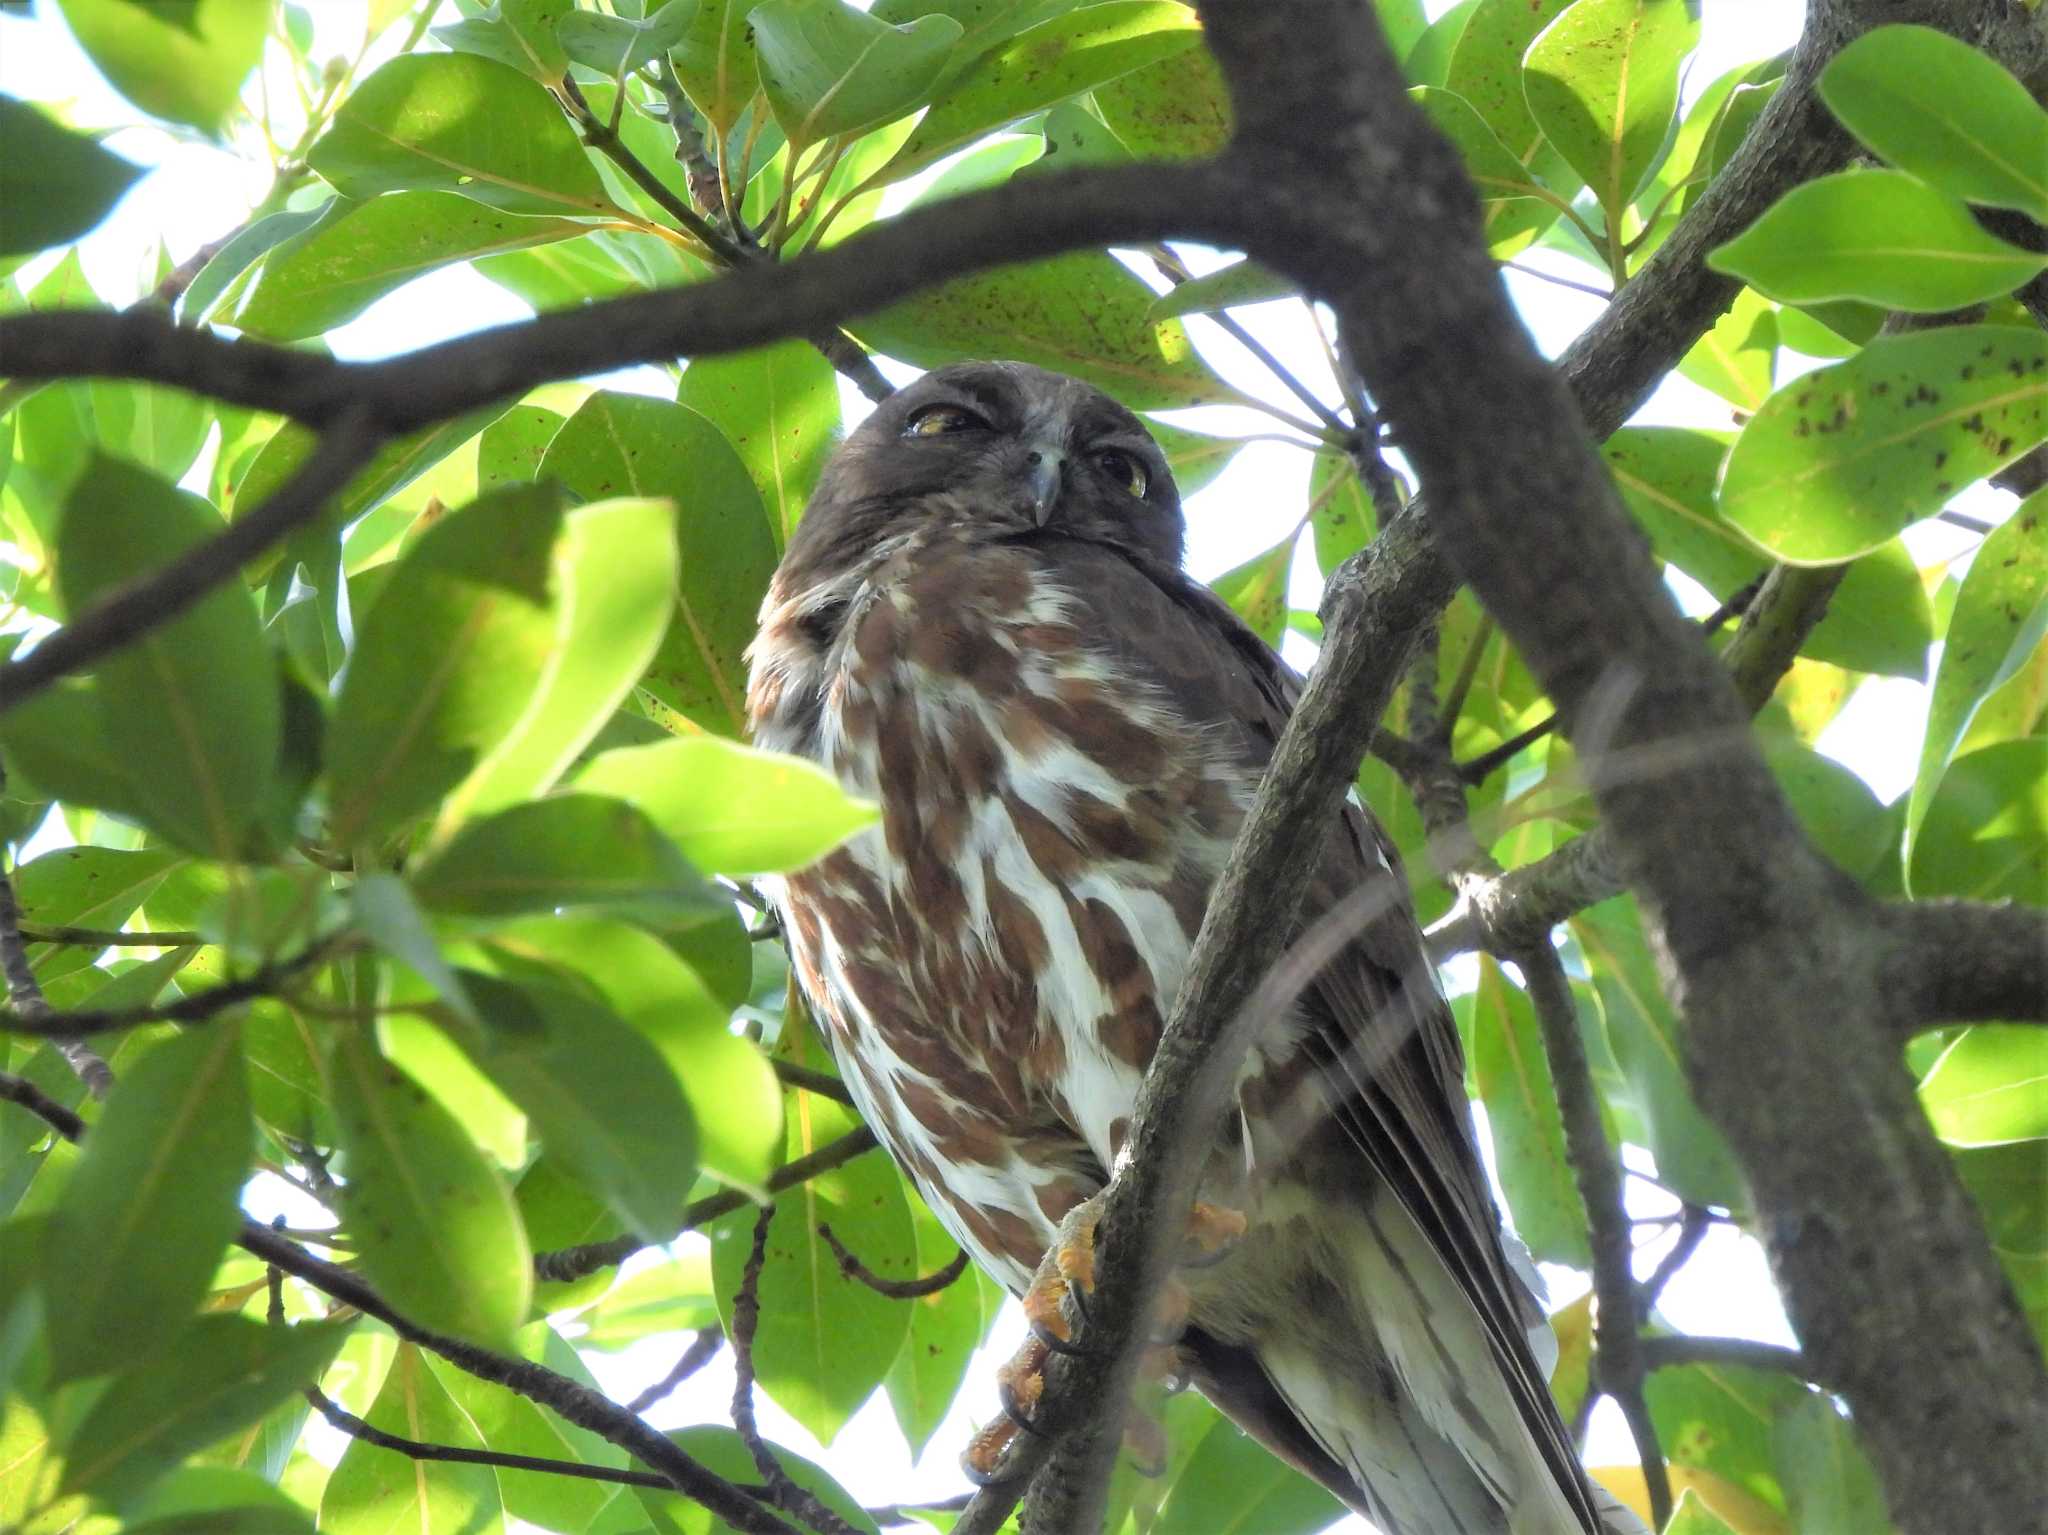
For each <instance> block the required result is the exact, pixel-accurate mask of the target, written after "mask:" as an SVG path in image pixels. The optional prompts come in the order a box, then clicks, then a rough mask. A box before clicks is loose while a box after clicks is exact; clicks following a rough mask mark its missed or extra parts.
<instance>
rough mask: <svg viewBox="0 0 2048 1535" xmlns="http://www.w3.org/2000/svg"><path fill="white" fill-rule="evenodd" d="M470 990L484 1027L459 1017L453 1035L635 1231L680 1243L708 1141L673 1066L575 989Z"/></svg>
mask: <svg viewBox="0 0 2048 1535" xmlns="http://www.w3.org/2000/svg"><path fill="white" fill-rule="evenodd" d="M463 981H464V985H465V987H466V989H467V990H468V992H469V994H470V995H471V996H472V997H473V998H474V999H475V1001H476V1006H477V1012H478V1014H479V1016H480V1017H481V1018H482V1020H483V1021H482V1024H481V1025H480V1026H479V1025H469V1026H461V1024H460V1020H459V1019H458V1020H453V1022H452V1023H451V1025H450V1032H451V1033H453V1034H454V1036H455V1038H456V1040H457V1042H458V1043H459V1044H461V1045H462V1047H463V1049H464V1050H465V1051H467V1052H468V1054H469V1056H470V1058H471V1059H472V1060H474V1061H475V1062H476V1064H477V1065H478V1066H479V1067H480V1068H482V1069H483V1070H484V1071H485V1072H487V1073H488V1074H489V1075H490V1077H491V1079H492V1080H493V1081H494V1082H496V1083H497V1084H498V1085H499V1086H500V1087H501V1088H503V1089H504V1090H505V1094H506V1096H507V1097H509V1098H510V1099H511V1100H512V1101H513V1102H514V1103H516V1104H518V1105H519V1106H520V1107H521V1108H522V1109H524V1110H525V1111H526V1113H527V1116H528V1118H529V1119H531V1120H532V1122H533V1127H534V1128H535V1129H536V1130H537V1131H539V1132H540V1137H541V1143H542V1144H543V1145H544V1146H545V1147H546V1148H547V1150H548V1152H549V1154H550V1155H552V1156H553V1157H554V1158H555V1159H556V1160H557V1161H558V1162H560V1163H561V1164H562V1166H564V1167H566V1168H567V1169H568V1170H569V1171H570V1172H572V1173H574V1174H575V1175H576V1176H577V1178H578V1179H579V1180H580V1181H581V1182H583V1183H584V1184H585V1185H586V1186H587V1187H589V1188H590V1189H591V1190H593V1191H594V1192H595V1193H597V1194H598V1195H599V1196H601V1197H602V1198H603V1199H604V1200H605V1202H606V1203H607V1204H608V1205H609V1206H610V1207H611V1209H612V1212H613V1214H615V1215H616V1216H617V1217H618V1218H619V1219H620V1220H621V1221H622V1222H624V1223H625V1227H626V1229H627V1230H628V1231H632V1232H635V1233H637V1234H639V1235H641V1236H645V1237H648V1238H651V1239H653V1240H656V1241H666V1240H668V1239H669V1238H671V1237H673V1236H674V1235H675V1234H676V1232H677V1231H678V1230H679V1229H680V1228H681V1226H682V1215H683V1208H684V1206H685V1205H686V1204H688V1202H689V1197H690V1186H691V1184H692V1183H693V1182H694V1181H695V1180H696V1176H697V1147H696V1139H697V1137H696V1133H695V1130H694V1128H693V1126H692V1125H691V1122H690V1111H689V1107H688V1105H687V1104H685V1103H684V1101H683V1095H682V1092H681V1091H680V1089H679V1088H678V1087H677V1085H676V1077H675V1074H674V1073H673V1072H672V1071H671V1070H670V1069H669V1065H668V1063H667V1062H666V1061H664V1060H663V1059H662V1057H661V1055H660V1054H659V1053H658V1052H657V1051H656V1050H655V1049H654V1047H653V1046H652V1045H650V1044H649V1043H648V1042H647V1041H646V1040H645V1039H644V1038H643V1037H642V1036H641V1035H640V1034H638V1033H637V1032H635V1031H634V1030H633V1029H630V1028H628V1027H627V1026H626V1025H625V1024H623V1023H621V1022H620V1021H619V1020H618V1019H617V1018H616V1017H614V1016H613V1015H612V1014H611V1012H610V1011H609V1010H607V1009H606V1008H604V1007H602V1006H600V1005H598V1004H596V1003H594V1002H590V1001H587V1000H585V999H584V998H582V997H580V996H578V995H577V994H576V993H574V992H571V991H567V990H563V989H559V988H555V987H546V986H514V985H511V984H508V983H507V982H504V981H500V980H498V979H496V978H495V977H492V976H488V975H482V974H479V973H477V972H475V971H470V972H467V973H466V974H465V975H464V977H463Z"/></svg>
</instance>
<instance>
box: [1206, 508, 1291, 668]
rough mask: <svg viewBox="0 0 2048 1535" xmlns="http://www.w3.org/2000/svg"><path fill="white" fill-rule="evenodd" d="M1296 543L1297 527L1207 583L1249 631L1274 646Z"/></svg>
mask: <svg viewBox="0 0 2048 1535" xmlns="http://www.w3.org/2000/svg"><path fill="white" fill-rule="evenodd" d="M1299 542H1300V533H1299V530H1297V531H1296V532H1295V534H1293V535H1292V536H1290V537H1288V538H1285V539H1283V540H1281V541H1280V542H1279V543H1277V544H1275V545H1274V546H1273V547H1272V548H1270V549H1268V550H1266V551H1265V553H1263V554H1255V555H1253V556H1252V557H1251V558H1250V559H1248V560H1246V561H1245V562H1244V563H1243V564H1241V565H1237V566H1233V567H1232V568H1231V569H1229V570H1226V571H1224V572H1223V574H1222V575H1220V576H1218V577H1216V579H1215V580H1213V581H1211V582H1210V583H1209V587H1210V590H1212V591H1213V592H1215V593H1216V595H1217V596H1219V597H1221V598H1222V599H1223V600H1224V601H1225V602H1227V603H1229V604H1230V606H1231V608H1232V610H1233V611H1234V612H1235V613H1236V614H1237V616H1238V617H1239V618H1241V619H1243V620H1244V621H1245V623H1246V624H1247V625H1248V626H1249V627H1250V628H1251V631H1252V633H1254V634H1256V635H1257V636H1258V637H1259V638H1260V639H1262V640H1264V641H1265V642H1266V643H1267V644H1268V645H1278V644H1279V643H1280V632H1281V631H1282V630H1283V629H1285V628H1286V627H1287V577H1288V573H1289V572H1290V571H1291V570H1292V569H1293V568H1294V550H1295V546H1296V545H1297V544H1298V543H1299Z"/></svg>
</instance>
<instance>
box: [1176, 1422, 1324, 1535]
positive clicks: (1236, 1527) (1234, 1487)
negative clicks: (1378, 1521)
mask: <svg viewBox="0 0 2048 1535" xmlns="http://www.w3.org/2000/svg"><path fill="white" fill-rule="evenodd" d="M1343 1513H1344V1508H1343V1505H1342V1504H1340V1503H1339V1502H1338V1501H1337V1500H1336V1499H1335V1498H1333V1497H1332V1496H1330V1494H1329V1493H1327V1492H1325V1491H1324V1490H1323V1489H1322V1488H1321V1487H1319V1486H1317V1485H1316V1484H1315V1483H1314V1482H1311V1481H1310V1480H1309V1479H1308V1478H1307V1477H1305V1476H1303V1475H1302V1474H1301V1473H1300V1472H1299V1471H1296V1470H1295V1469H1294V1468H1293V1467H1291V1466H1288V1465H1286V1464H1285V1463H1283V1462H1282V1461H1280V1460H1277V1459H1275V1458H1274V1456H1273V1455H1271V1454H1270V1453H1268V1452H1267V1450H1266V1449H1265V1448H1264V1447H1263V1446H1262V1445H1260V1444H1259V1443H1258V1441H1257V1440H1255V1439H1251V1438H1249V1437H1247V1436H1246V1434H1245V1432H1244V1430H1242V1429H1240V1428H1239V1427H1238V1426H1237V1425H1236V1424H1234V1423H1218V1424H1216V1425H1215V1426H1214V1427H1213V1428H1211V1429H1210V1430H1209V1431H1208V1433H1206V1434H1204V1435H1203V1436H1202V1437H1201V1439H1200V1440H1199V1441H1198V1442H1197V1443H1196V1444H1195V1446H1194V1447H1193V1449H1192V1450H1191V1451H1190V1452H1189V1454H1188V1455H1187V1458H1186V1460H1185V1462H1184V1463H1183V1464H1182V1465H1181V1466H1180V1468H1179V1469H1178V1470H1177V1471H1176V1473H1175V1474H1174V1477H1173V1480H1172V1482H1171V1483H1170V1484H1169V1485H1168V1487H1167V1488H1166V1495H1165V1498H1164V1499H1163V1501H1162V1502H1161V1503H1160V1505H1159V1519H1158V1522H1157V1523H1156V1524H1154V1525H1153V1526H1152V1529H1153V1531H1154V1535H1224V1532H1232V1535H1252V1532H1254V1531H1256V1532H1257V1535H1313V1532H1314V1531H1317V1530H1322V1529H1326V1528H1328V1527H1329V1525H1330V1524H1331V1523H1332V1521H1334V1520H1336V1519H1339V1518H1341V1517H1342V1516H1343Z"/></svg>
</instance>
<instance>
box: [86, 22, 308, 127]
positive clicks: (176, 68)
mask: <svg viewBox="0 0 2048 1535" xmlns="http://www.w3.org/2000/svg"><path fill="white" fill-rule="evenodd" d="M271 3H272V0H197V3H196V4H195V5H194V6H193V7H192V8H191V9H190V11H189V12H188V13H187V17H186V19H187V20H188V21H189V23H190V24H189V25H185V26H181V25H179V24H178V21H177V20H176V19H174V18H172V17H169V16H163V15H155V14H152V11H153V9H154V8H153V7H151V6H147V5H138V4H135V3H133V0H61V4H62V8H63V11H64V20H65V22H66V24H67V25H69V26H70V28H71V35H72V36H74V37H76V38H77V39H78V43H79V46H80V47H82V48H84V49H85V51H86V55H87V57H89V58H90V59H91V60H92V61H93V63H94V64H96V65H98V66H99V71H100V73H101V74H103V75H105V76H106V77H107V79H108V81H109V82H110V83H111V84H112V85H113V87H114V89H116V90H117V91H119V92H120V93H121V94H122V95H123V96H126V97H127V98H128V99H129V100H130V101H132V102H134V103H135V104H136V105H137V106H138V107H141V108H142V109H143V110H144V111H145V112H152V113H154V114H155V115H156V116H158V117H168V118H170V119H171V120H172V121H174V122H180V123H190V124H191V125H192V126H193V127H195V128H197V129H199V130H201V131H202V132H205V133H211V134H218V133H219V132H220V129H221V125H222V124H223V123H224V122H225V121H226V120H227V117H228V114H229V113H231V112H233V111H234V110H235V104H236V100H237V98H238V97H239V96H240V95H241V91H242V81H243V80H244V79H246V78H247V77H248V74H249V71H250V70H251V69H252V68H253V67H254V66H255V64H256V61H257V60H258V59H259V58H260V57H262V54H263V35H264V32H265V30H266V28H267V26H268V23H269V21H270V12H271Z"/></svg>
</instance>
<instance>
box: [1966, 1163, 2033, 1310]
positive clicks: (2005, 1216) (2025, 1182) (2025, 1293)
mask: <svg viewBox="0 0 2048 1535" xmlns="http://www.w3.org/2000/svg"><path fill="white" fill-rule="evenodd" d="M1953 1160H1954V1162H1955V1168H1956V1172H1957V1174H1958V1175H1960V1176H1961V1178H1962V1180H1963V1186H1964V1187H1965V1188H1967V1189H1968V1190H1969V1191H1970V1197H1971V1198H1972V1199H1973V1200H1975V1201H1976V1204H1977V1209H1978V1212H1979V1213H1980V1214H1981V1215H1982V1216H1983V1217H1984V1226H1985V1232H1986V1234H1987V1235H1988V1236H1989V1237H1990V1239H1991V1247H1992V1251H1994V1252H1996V1253H1997V1254H1998V1260H1999V1262H2000V1263H2001V1264H2002V1265H2003V1266H2004V1268H2005V1273H2006V1278H2007V1279H2009V1280H2010V1281H2011V1282H2012V1287H2013V1290H2014V1292H2015V1294H2017V1296H2018V1297H2019V1302H2020V1306H2021V1308H2022V1309H2023V1310H2025V1312H2026V1313H2027V1320H2028V1321H2029V1322H2031V1323H2032V1324H2033V1328H2034V1336H2035V1337H2036V1338H2037V1339H2039V1340H2040V1341H2041V1343H2042V1345H2043V1347H2048V1140H2027V1141H2013V1142H2011V1143H2009V1144H2007V1145H2003V1146H1986V1147H1983V1148H1981V1149H1976V1150H1969V1151H1959V1152H1957V1153H1956V1154H1955V1157H1954V1159H1953Z"/></svg>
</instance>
